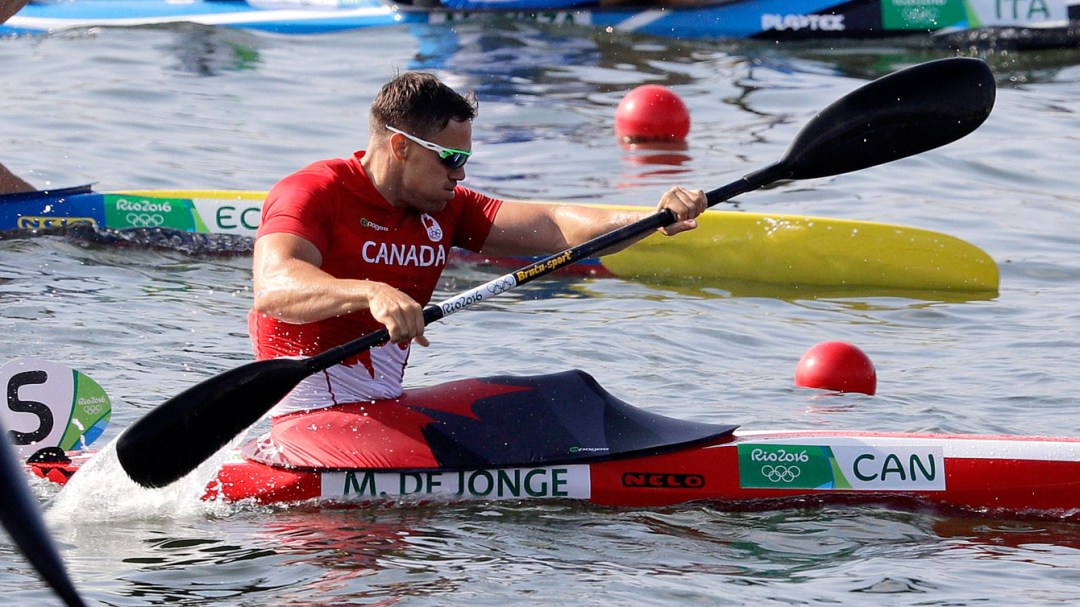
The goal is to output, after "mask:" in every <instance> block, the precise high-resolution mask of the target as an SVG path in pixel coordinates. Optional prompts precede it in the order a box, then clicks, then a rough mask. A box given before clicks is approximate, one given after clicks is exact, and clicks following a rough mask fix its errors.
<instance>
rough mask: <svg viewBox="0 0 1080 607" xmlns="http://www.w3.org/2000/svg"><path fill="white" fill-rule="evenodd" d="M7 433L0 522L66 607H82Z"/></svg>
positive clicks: (1, 447) (0, 438) (2, 448)
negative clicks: (8, 440) (9, 442)
mask: <svg viewBox="0 0 1080 607" xmlns="http://www.w3.org/2000/svg"><path fill="white" fill-rule="evenodd" d="M7 439H8V437H7V432H5V431H3V430H2V429H0V443H3V444H0V460H2V461H0V521H3V523H4V527H5V528H6V529H7V531H8V535H10V536H11V539H12V540H14V542H15V544H17V545H18V546H19V549H21V550H22V553H23V554H24V555H26V559H27V560H28V561H30V564H31V565H33V566H34V568H35V569H37V571H38V573H39V574H41V577H42V578H43V579H44V580H45V581H46V582H47V583H48V584H49V586H51V587H52V589H53V590H54V591H56V594H57V596H59V597H60V598H61V599H63V601H64V604H65V605H67V606H68V607H85V605H86V603H84V602H83V600H82V598H81V597H80V596H79V593H78V591H76V590H75V585H74V584H72V583H71V579H70V578H69V577H68V574H67V569H65V568H64V561H63V560H61V559H60V553H58V552H57V551H56V544H55V543H54V542H53V541H52V537H51V536H50V535H49V530H48V529H47V528H46V527H45V521H44V520H42V518H41V513H40V512H39V511H38V505H37V502H36V501H35V500H34V497H33V496H32V495H31V494H30V488H29V487H28V486H27V484H26V470H25V469H24V468H23V467H22V466H20V465H19V464H18V463H17V462H18V458H17V457H16V456H15V450H14V449H12V448H11V446H10V445H9V444H8V442H7Z"/></svg>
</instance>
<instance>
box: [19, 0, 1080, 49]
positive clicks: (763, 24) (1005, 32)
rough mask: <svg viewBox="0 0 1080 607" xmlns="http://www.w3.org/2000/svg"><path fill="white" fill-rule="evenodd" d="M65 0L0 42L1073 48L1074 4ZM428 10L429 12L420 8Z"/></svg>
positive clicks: (974, 0)
mask: <svg viewBox="0 0 1080 607" xmlns="http://www.w3.org/2000/svg"><path fill="white" fill-rule="evenodd" d="M416 1H417V2H421V1H422V2H424V6H420V5H412V4H393V3H387V2H383V1H381V0H247V1H244V0H65V1H63V2H53V1H49V2H34V3H31V4H29V5H27V6H26V7H25V8H23V10H22V11H20V12H19V13H18V14H17V15H15V16H14V17H12V18H11V19H10V20H9V21H8V22H7V23H6V24H4V25H0V35H4V34H25V33H48V32H54V31H61V30H68V29H78V28H88V27H140V26H155V25H163V24H171V23H195V24H201V25H207V26H222V27H234V28H243V29H250V30H261V31H268V32H275V33H281V34H316V33H323V32H334V31H342V30H350V29H359V28H369V27H387V26H396V25H403V24H436V25H437V24H455V23H460V22H462V21H468V20H482V19H491V18H493V17H496V18H499V19H520V20H529V21H532V22H540V23H547V24H555V25H561V24H566V25H578V26H589V27H595V28H600V29H606V30H609V31H619V32H636V33H641V34H649V35H655V36H665V37H677V38H681V39H707V38H736V39H740V38H742V39H745V38H753V39H762V40H821V39H826V40H828V39H836V38H856V39H858V38H871V39H872V38H886V37H898V36H913V35H915V36H917V35H921V36H926V35H927V34H932V35H934V36H936V37H942V36H944V37H948V36H954V37H955V36H963V37H966V38H969V39H972V40H974V39H976V38H981V39H986V38H987V36H1007V37H1008V38H1010V39H1012V40H1014V41H1016V42H1017V43H1018V44H1019V45H1020V46H1029V47H1056V46H1076V45H1077V44H1076V43H1077V40H1080V34H1078V32H1080V0H1008V1H1005V0H849V1H847V2H843V1H838V0H719V1H718V2H715V3H711V4H705V5H702V6H695V7H677V8H676V7H663V6H661V5H660V3H658V2H654V3H651V4H648V5H640V4H635V5H629V4H626V3H619V4H617V5H612V6H600V5H597V4H590V3H589V2H583V1H582V0H497V1H495V0H442V2H443V4H440V3H439V2H438V1H437V0H416ZM428 5H432V6H428Z"/></svg>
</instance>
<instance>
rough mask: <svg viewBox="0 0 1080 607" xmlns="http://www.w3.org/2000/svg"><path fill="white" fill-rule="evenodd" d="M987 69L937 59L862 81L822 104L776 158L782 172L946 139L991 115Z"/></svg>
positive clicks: (837, 168) (892, 156)
mask: <svg viewBox="0 0 1080 607" xmlns="http://www.w3.org/2000/svg"><path fill="white" fill-rule="evenodd" d="M996 96H997V86H996V83H995V82H994V75H993V74H992V73H991V72H990V68H989V67H987V65H986V63H984V62H983V61H981V60H979V59H970V58H953V59H940V60H937V61H930V62H928V63H922V64H919V65H915V66H912V67H909V68H906V69H903V70H900V71H898V72H894V73H892V74H889V75H887V76H883V77H881V78H878V79H877V80H874V81H873V82H871V83H869V84H866V85H864V86H863V87H861V88H859V89H857V90H855V91H854V92H852V93H850V94H848V95H846V96H844V97H842V98H841V99H838V100H837V101H836V102H834V103H833V104H832V105H830V106H829V107H827V108H825V109H824V110H822V111H821V113H819V114H818V115H817V116H816V117H815V118H814V119H813V120H811V121H810V122H809V123H808V124H807V125H806V126H805V127H803V129H802V130H801V131H799V134H798V135H797V136H796V137H795V140H794V141H793V142H792V143H791V146H790V147H789V148H788V151H787V154H786V155H785V156H784V158H783V159H781V160H780V161H779V162H778V163H777V164H778V165H780V166H783V167H784V168H785V169H786V171H785V172H787V177H788V178H789V179H811V178H814V177H826V176H829V175H839V174H841V173H848V172H851V171H857V170H859V169H865V168H868V167H872V166H875V165H879V164H883V163H886V162H891V161H893V160H899V159H900V158H906V157H908V156H912V155H915V154H919V153H921V152H925V151H927V150H932V149H934V148H937V147H940V146H943V145H945V144H947V143H952V142H953V141H956V140H957V139H960V138H961V137H964V136H965V135H967V134H968V133H970V132H972V131H974V130H975V129H977V128H978V127H979V125H981V124H982V123H983V122H984V121H985V120H986V118H987V117H988V116H989V115H990V110H992V109H993V107H994V99H995V97H996Z"/></svg>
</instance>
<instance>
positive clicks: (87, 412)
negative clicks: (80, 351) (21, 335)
mask: <svg viewBox="0 0 1080 607" xmlns="http://www.w3.org/2000/svg"><path fill="white" fill-rule="evenodd" d="M0 390H3V392H2V393H0V395H2V397H3V401H2V406H0V423H2V425H3V429H4V430H5V431H6V433H7V435H8V439H9V440H10V441H11V443H12V444H13V445H14V447H15V450H16V452H17V453H18V455H19V457H21V458H22V459H27V458H29V457H30V456H32V455H33V454H34V453H37V452H38V451H40V450H42V449H45V448H48V447H59V448H60V449H63V450H64V451H77V450H80V449H83V448H85V447H86V446H87V445H89V444H90V443H92V442H94V440H96V439H97V438H98V437H99V436H101V433H102V432H104V431H105V427H106V426H108V424H109V418H110V416H111V415H112V403H111V402H110V401H109V397H108V395H107V394H105V390H103V389H102V387H101V386H100V385H98V383H97V382H95V381H94V380H92V379H90V378H89V377H87V376H86V375H84V374H83V373H81V372H79V371H76V370H74V369H71V368H69V367H65V366H64V365H61V364H57V363H53V362H49V361H44V360H35V359H29V358H22V359H17V360H13V361H11V362H9V363H7V364H5V365H4V366H3V367H0Z"/></svg>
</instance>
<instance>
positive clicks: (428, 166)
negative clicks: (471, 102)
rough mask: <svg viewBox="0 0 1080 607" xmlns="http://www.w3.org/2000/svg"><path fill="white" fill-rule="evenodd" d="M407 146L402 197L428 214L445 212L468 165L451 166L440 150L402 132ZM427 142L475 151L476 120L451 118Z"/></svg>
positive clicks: (413, 206) (408, 203)
mask: <svg viewBox="0 0 1080 607" xmlns="http://www.w3.org/2000/svg"><path fill="white" fill-rule="evenodd" d="M395 137H401V138H402V139H403V140H404V142H405V143H404V145H405V146H406V151H405V160H404V170H403V174H402V200H403V201H404V202H405V203H406V204H407V205H409V206H410V207H412V208H414V209H417V210H419V211H422V212H425V213H433V212H436V211H441V210H442V209H443V208H444V207H445V206H446V203H447V202H448V201H449V200H450V199H451V198H453V197H454V186H456V185H457V183H458V182H459V181H461V180H463V179H465V167H464V166H460V167H457V168H454V169H452V168H449V167H448V166H446V164H445V163H444V162H443V159H442V158H440V156H439V152H437V151H435V150H432V149H428V148H426V147H424V146H423V145H421V144H419V143H417V142H415V141H412V140H410V139H408V138H406V137H403V136H402V135H395ZM426 140H427V141H429V142H431V143H434V144H436V145H439V146H442V147H444V148H450V149H454V150H466V151H469V150H472V123H471V122H469V121H465V122H455V121H453V120H451V121H450V123H449V124H447V125H446V128H444V129H443V130H441V131H439V132H438V133H435V134H434V135H431V136H430V137H427V138H426Z"/></svg>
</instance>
